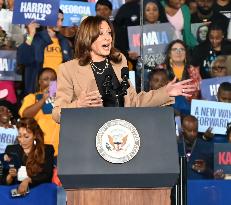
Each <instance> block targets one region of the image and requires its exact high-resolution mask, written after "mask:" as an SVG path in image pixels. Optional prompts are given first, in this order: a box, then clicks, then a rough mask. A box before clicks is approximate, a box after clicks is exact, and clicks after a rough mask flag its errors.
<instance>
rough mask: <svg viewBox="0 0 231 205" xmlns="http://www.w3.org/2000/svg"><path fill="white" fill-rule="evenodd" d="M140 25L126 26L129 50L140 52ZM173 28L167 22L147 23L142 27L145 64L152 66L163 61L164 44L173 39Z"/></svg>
mask: <svg viewBox="0 0 231 205" xmlns="http://www.w3.org/2000/svg"><path fill="white" fill-rule="evenodd" d="M140 29H141V27H140V26H129V27H128V39H129V48H130V51H135V52H137V53H140V46H141V45H140ZM173 32H174V31H173V28H172V26H171V25H170V24H169V23H161V24H147V25H144V27H143V49H144V50H143V53H144V63H145V65H147V66H149V67H152V66H155V65H156V64H161V63H163V61H164V58H165V56H164V52H165V48H166V45H168V44H169V43H170V42H171V41H172V40H173Z"/></svg>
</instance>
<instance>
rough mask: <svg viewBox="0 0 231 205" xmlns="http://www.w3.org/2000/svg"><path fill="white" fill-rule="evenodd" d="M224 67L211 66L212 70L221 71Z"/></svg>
mask: <svg viewBox="0 0 231 205" xmlns="http://www.w3.org/2000/svg"><path fill="white" fill-rule="evenodd" d="M224 69H226V67H225V66H213V67H212V70H213V71H214V72H221V71H222V70H224Z"/></svg>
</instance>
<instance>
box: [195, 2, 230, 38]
mask: <svg viewBox="0 0 231 205" xmlns="http://www.w3.org/2000/svg"><path fill="white" fill-rule="evenodd" d="M196 3H197V11H196V12H195V13H193V14H192V15H191V23H202V22H205V23H216V24H218V25H221V26H222V30H223V31H224V33H225V34H227V29H228V25H229V19H228V18H227V17H225V16H224V15H222V14H221V13H219V12H215V11H214V9H213V6H214V3H215V0H196Z"/></svg>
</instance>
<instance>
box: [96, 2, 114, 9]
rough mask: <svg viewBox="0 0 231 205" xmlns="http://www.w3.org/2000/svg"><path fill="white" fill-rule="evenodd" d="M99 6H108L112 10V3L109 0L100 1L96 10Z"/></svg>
mask: <svg viewBox="0 0 231 205" xmlns="http://www.w3.org/2000/svg"><path fill="white" fill-rule="evenodd" d="M99 4H100V5H104V6H107V7H108V8H109V9H110V10H112V3H111V2H110V1H109V0H98V1H97V2H96V4H95V10H96V9H97V6H98V5H99Z"/></svg>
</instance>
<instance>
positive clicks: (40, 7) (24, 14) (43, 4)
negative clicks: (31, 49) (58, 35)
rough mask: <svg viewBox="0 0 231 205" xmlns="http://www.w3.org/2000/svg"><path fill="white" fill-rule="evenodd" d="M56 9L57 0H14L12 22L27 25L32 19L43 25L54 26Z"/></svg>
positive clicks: (57, 7) (56, 14)
mask: <svg viewBox="0 0 231 205" xmlns="http://www.w3.org/2000/svg"><path fill="white" fill-rule="evenodd" d="M58 10H59V1H58V0H55V1H54V0H15V1H14V13H13V21H12V23H13V24H26V25H27V24H29V23H30V22H31V21H33V20H34V21H36V23H38V24H40V25H43V26H56V23H57V17H58Z"/></svg>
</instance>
